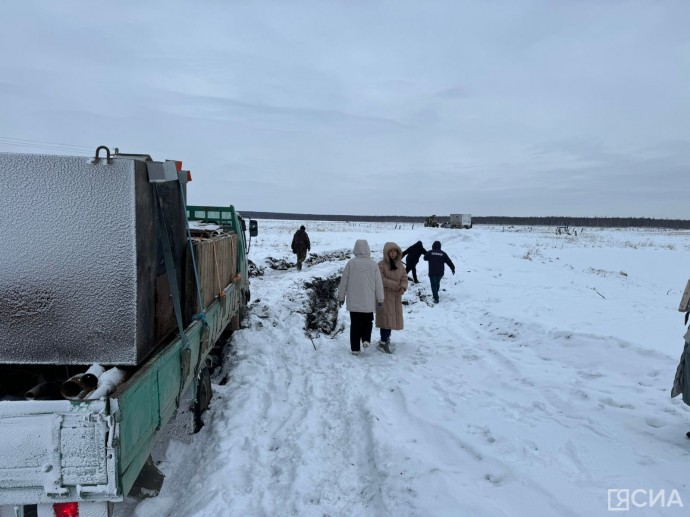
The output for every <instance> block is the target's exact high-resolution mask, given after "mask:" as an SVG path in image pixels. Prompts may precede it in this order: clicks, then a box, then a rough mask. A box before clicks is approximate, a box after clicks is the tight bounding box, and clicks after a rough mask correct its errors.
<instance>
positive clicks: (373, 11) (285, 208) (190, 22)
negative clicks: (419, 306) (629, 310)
mask: <svg viewBox="0 0 690 517" xmlns="http://www.w3.org/2000/svg"><path fill="white" fill-rule="evenodd" d="M688 20H690V2H688V1H687V0H678V1H673V0H667V1H658V0H648V1H643V0H640V1H617V0H577V1H575V0H573V1H566V0H558V1H556V0H551V1H546V0H544V1H536V0H535V1H528V0H510V1H507V0H506V1H500V0H478V1H473V2H469V1H459V0H448V1H428V0H418V1H415V2H411V1H409V2H408V1H400V0H396V1H392V0H391V1H373V0H371V1H365V0H351V1H339V2H330V1H327V0H319V1H313V2H306V1H305V2H302V1H291V2H287V1H280V2H277V1H276V2H264V1H251V2H250V1H242V2H240V1H220V0H219V1H197V2H191V1H189V2H175V1H171V0H166V1H165V2H160V1H147V2H144V1H117V2H93V1H88V2H81V1H80V2H76V1H67V0H62V1H46V0H43V1H40V2H34V1H27V0H6V1H3V2H2V3H0V151H18V152H60V153H63V152H64V150H65V149H66V148H65V147H62V146H58V147H56V149H55V150H51V149H49V148H48V146H47V145H46V144H45V142H51V143H58V144H69V145H72V146H83V149H84V152H89V153H90V152H91V151H90V150H91V149H92V148H94V149H95V146H97V145H101V144H105V145H109V146H111V147H119V148H120V150H121V151H122V152H144V153H148V154H151V155H152V156H153V157H154V158H155V159H166V158H170V159H180V160H182V161H183V162H184V164H185V166H186V167H189V168H190V169H191V170H192V174H193V178H194V181H193V183H192V184H191V185H190V189H189V201H190V203H194V204H209V205H215V204H218V205H227V204H230V203H233V204H235V205H236V206H237V207H238V208H239V209H240V210H270V211H280V212H309V213H316V214H334V213H337V214H381V215H383V214H386V215H393V214H401V215H428V214H431V213H435V214H438V215H446V214H448V213H456V212H468V213H472V214H475V215H572V216H594V215H600V216H640V217H669V218H683V219H687V218H690V215H689V212H690V211H689V210H688V206H689V204H688V201H689V200H690V195H689V194H690V177H689V175H688V172H689V171H690V30H689V29H688ZM18 139H22V141H21V142H19V143H23V144H26V146H19V145H18ZM27 141H30V142H27ZM37 142H41V143H39V144H37ZM29 145H31V147H29ZM77 149H78V150H80V149H82V147H78V148H77ZM68 154H69V153H68ZM72 154H73V153H72Z"/></svg>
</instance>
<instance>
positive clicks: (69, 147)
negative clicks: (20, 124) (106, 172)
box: [0, 136, 96, 154]
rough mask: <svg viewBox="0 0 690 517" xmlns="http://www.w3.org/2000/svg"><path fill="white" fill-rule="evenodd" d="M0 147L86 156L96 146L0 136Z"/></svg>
mask: <svg viewBox="0 0 690 517" xmlns="http://www.w3.org/2000/svg"><path fill="white" fill-rule="evenodd" d="M0 145H6V146H12V147H27V148H30V149H43V150H50V151H62V152H64V153H76V154H86V153H89V152H91V151H93V150H94V149H96V146H93V147H89V146H86V145H73V144H59V143H57V142H44V141H41V140H28V139H24V138H12V137H6V136H0Z"/></svg>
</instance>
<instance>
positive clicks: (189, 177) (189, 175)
mask: <svg viewBox="0 0 690 517" xmlns="http://www.w3.org/2000/svg"><path fill="white" fill-rule="evenodd" d="M187 181H192V171H187Z"/></svg>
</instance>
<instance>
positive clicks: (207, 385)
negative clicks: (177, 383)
mask: <svg viewBox="0 0 690 517" xmlns="http://www.w3.org/2000/svg"><path fill="white" fill-rule="evenodd" d="M196 383H197V384H196V400H195V401H194V432H195V433H198V432H199V431H200V430H201V428H202V427H204V421H203V420H202V419H201V415H202V414H203V413H204V411H206V410H207V409H208V408H209V407H210V406H211V397H212V396H213V391H212V390H211V371H210V370H209V369H208V367H207V366H205V367H204V369H203V370H201V372H200V373H199V378H198V379H197V381H196Z"/></svg>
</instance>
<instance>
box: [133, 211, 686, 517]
mask: <svg viewBox="0 0 690 517" xmlns="http://www.w3.org/2000/svg"><path fill="white" fill-rule="evenodd" d="M298 226H299V223H295V222H285V221H260V232H261V233H260V236H259V238H258V239H255V240H254V241H253V243H252V249H251V258H252V260H253V261H254V262H255V263H256V264H257V265H259V266H262V267H266V259H267V258H268V257H273V258H275V259H281V258H282V259H287V260H293V259H294V256H292V255H291V253H290V247H289V245H290V242H291V239H292V234H293V232H294V231H295V230H296V228H297V227H298ZM306 226H307V231H308V233H309V236H310V238H311V241H312V252H313V253H316V254H318V255H320V256H321V255H324V254H333V255H337V253H334V252H337V251H340V250H351V249H352V246H353V245H354V242H355V240H356V239H358V238H365V239H367V240H368V241H369V244H370V246H371V249H372V250H373V255H374V258H375V259H376V260H379V259H380V258H381V255H382V249H383V245H384V243H385V242H387V241H395V242H396V243H398V244H399V245H400V246H401V247H402V248H403V249H405V248H406V247H407V246H409V245H411V244H413V243H414V242H416V241H417V240H422V242H423V243H424V245H425V246H426V247H427V248H429V247H430V246H431V243H432V242H433V241H434V240H440V241H441V242H442V244H443V249H444V250H445V251H446V252H447V253H448V254H449V256H450V257H451V259H452V260H453V261H454V262H455V265H456V268H457V274H456V275H455V276H452V275H451V274H450V271H447V274H446V276H445V277H444V278H443V281H442V284H441V287H442V291H441V301H440V303H439V304H438V305H434V304H432V303H429V302H430V288H429V282H428V277H427V274H426V269H427V268H426V263H425V262H423V261H422V262H421V263H420V266H419V267H418V271H419V273H420V274H419V277H420V278H419V279H420V284H417V285H414V284H411V287H410V289H409V290H408V292H407V293H406V294H405V296H404V300H406V301H407V302H408V304H407V305H406V306H405V308H404V314H405V329H404V330H403V331H399V332H397V331H394V332H393V336H392V341H393V344H394V347H395V349H394V353H393V355H387V354H383V353H381V352H378V351H377V350H376V349H375V348H371V349H369V350H367V351H364V352H363V353H362V354H361V355H359V356H352V355H351V354H350V351H349V341H348V331H349V316H348V313H347V312H346V311H345V310H344V309H340V312H339V322H344V323H345V324H346V329H345V331H343V332H340V333H338V334H336V335H335V336H334V337H331V336H324V335H318V334H313V344H312V340H310V338H309V337H308V336H307V334H306V333H305V330H304V328H305V317H306V312H307V304H308V302H309V293H308V291H307V289H306V288H305V286H304V283H305V282H308V281H311V280H314V279H315V278H328V277H331V276H333V275H339V273H340V271H341V270H342V268H343V266H344V265H345V260H331V261H325V262H321V263H318V264H314V265H311V266H308V267H305V269H304V270H303V271H302V272H297V271H296V270H295V269H294V268H292V269H290V270H287V271H281V270H273V269H270V268H268V267H266V269H265V274H264V275H263V276H262V277H258V278H254V279H253V280H252V297H253V302H252V303H251V306H250V307H251V309H250V311H249V313H248V315H247V317H246V319H245V321H244V325H245V328H243V329H242V330H240V331H238V332H236V333H235V334H234V335H233V337H232V340H231V346H230V349H229V353H228V357H227V360H226V363H225V365H224V368H223V371H222V372H220V373H219V374H218V375H217V376H216V378H215V382H216V384H214V386H213V388H214V390H215V392H214V397H215V398H214V400H213V402H212V407H211V410H210V411H209V412H208V413H207V414H206V416H205V421H206V426H205V427H204V428H203V429H202V431H201V432H200V433H199V434H197V435H194V436H193V438H192V440H191V442H190V443H185V442H179V441H173V442H171V443H170V444H169V447H168V449H167V453H166V455H165V458H164V460H163V461H162V463H161V464H160V468H161V470H163V472H164V473H165V474H166V476H167V479H166V481H165V484H164V486H163V489H162V492H161V494H160V496H159V497H157V498H154V499H149V500H146V501H143V502H141V503H139V504H138V505H137V506H136V507H134V508H133V511H134V513H135V514H136V515H138V516H150V515H156V516H161V515H174V516H178V515H179V516H192V515H196V516H211V515H213V516H225V515H227V516H231V515H232V516H234V515H251V516H254V515H257V516H274V515H281V516H284V515H294V516H324V515H330V516H341V515H347V516H350V515H353V516H358V515H361V516H385V515H395V516H408V515H409V516H432V515H433V516H442V515H448V516H451V515H452V516H456V515H457V516H459V515H462V516H465V515H466V516H485V515H486V516H502V515H511V516H513V515H515V516H523V515H524V516H535V515H539V516H541V515H549V516H551V515H557V516H590V515H610V514H609V512H608V489H630V491H633V490H635V489H643V490H645V491H647V490H649V489H652V490H653V491H655V492H656V493H657V495H658V494H659V493H660V491H661V490H664V491H665V498H666V503H667V506H668V504H669V500H670V496H671V495H672V494H673V492H672V491H673V490H677V494H676V495H677V496H679V497H680V498H681V501H682V504H683V505H684V506H683V507H680V506H679V505H678V504H677V499H673V500H670V502H671V503H672V504H671V506H670V507H666V508H664V507H662V502H663V501H660V500H656V502H655V503H654V506H653V507H649V506H647V507H646V508H637V507H635V505H634V504H631V507H630V508H631V509H630V514H631V515H664V516H667V515H687V511H688V507H689V506H690V487H688V482H689V478H688V468H689V465H690V440H688V439H687V438H686V437H685V433H686V431H688V430H690V410H689V409H690V408H688V407H686V406H685V405H683V403H682V401H681V400H680V398H677V399H673V400H672V399H670V398H669V397H670V388H671V384H672V381H673V376H674V373H675V369H676V365H677V361H678V358H679V356H680V353H681V351H682V345H683V339H682V336H683V334H684V333H685V327H684V325H683V319H682V314H681V313H679V312H677V308H678V303H679V301H680V298H681V295H682V291H683V288H684V287H685V283H686V281H687V279H688V278H689V277H690V269H689V268H688V264H689V262H688V256H689V255H688V252H690V232H672V231H652V230H635V229H631V230H615V229H614V230H611V229H609V230H600V229H591V228H584V229H581V228H577V236H575V235H570V236H569V235H557V234H556V233H555V231H554V229H553V228H538V227H534V228H532V229H531V231H530V229H529V228H524V227H515V228H506V229H503V228H500V227H481V226H476V227H475V228H473V229H471V230H451V229H431V228H424V227H422V226H421V225H417V226H415V227H412V225H410V224H406V225H402V227H401V226H400V225H395V224H374V223H352V224H348V223H332V222H307V223H306ZM223 378H225V380H226V381H227V382H225V383H223V384H222V385H221V384H220V380H221V379H223ZM646 494H647V492H644V493H642V492H638V493H637V495H636V499H635V502H637V503H638V504H641V503H644V502H645V501H648V496H647V495H646ZM614 502H615V501H614ZM130 510H131V508H130Z"/></svg>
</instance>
